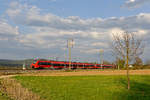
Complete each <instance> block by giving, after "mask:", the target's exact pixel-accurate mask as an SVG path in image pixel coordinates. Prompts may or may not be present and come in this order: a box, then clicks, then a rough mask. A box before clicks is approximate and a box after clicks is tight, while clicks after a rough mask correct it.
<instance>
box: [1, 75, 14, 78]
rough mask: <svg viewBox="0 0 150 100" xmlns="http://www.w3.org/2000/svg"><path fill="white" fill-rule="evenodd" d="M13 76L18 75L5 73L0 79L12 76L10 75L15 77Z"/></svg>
mask: <svg viewBox="0 0 150 100" xmlns="http://www.w3.org/2000/svg"><path fill="white" fill-rule="evenodd" d="M13 76H16V75H3V76H0V79H2V78H10V77H13Z"/></svg>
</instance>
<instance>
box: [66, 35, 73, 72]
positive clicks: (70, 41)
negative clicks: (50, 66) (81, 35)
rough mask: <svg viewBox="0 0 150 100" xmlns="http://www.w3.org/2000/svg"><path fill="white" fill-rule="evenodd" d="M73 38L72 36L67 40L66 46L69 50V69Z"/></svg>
mask: <svg viewBox="0 0 150 100" xmlns="http://www.w3.org/2000/svg"><path fill="white" fill-rule="evenodd" d="M73 45H74V40H73V39H72V38H70V39H68V40H67V48H68V50H69V70H71V48H73Z"/></svg>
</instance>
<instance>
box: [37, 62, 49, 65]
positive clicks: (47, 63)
mask: <svg viewBox="0 0 150 100" xmlns="http://www.w3.org/2000/svg"><path fill="white" fill-rule="evenodd" d="M38 65H51V63H49V62H39V63H38Z"/></svg>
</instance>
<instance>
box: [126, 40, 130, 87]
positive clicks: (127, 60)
mask: <svg viewBox="0 0 150 100" xmlns="http://www.w3.org/2000/svg"><path fill="white" fill-rule="evenodd" d="M126 57H127V58H126V68H127V81H128V90H130V77H129V42H127V56H126Z"/></svg>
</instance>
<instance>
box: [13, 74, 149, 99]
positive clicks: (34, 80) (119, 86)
mask: <svg viewBox="0 0 150 100" xmlns="http://www.w3.org/2000/svg"><path fill="white" fill-rule="evenodd" d="M15 78H16V79H17V80H19V81H20V82H21V84H22V85H23V86H24V87H27V88H29V89H31V90H32V91H33V92H35V93H37V94H39V95H40V96H41V97H42V98H44V100H150V76H149V75H147V76H138V75H136V76H135V75H134V76H131V90H129V91H128V90H127V89H126V87H127V84H126V76H55V77H54V76H46V77H42V76H16V77H15Z"/></svg>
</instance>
